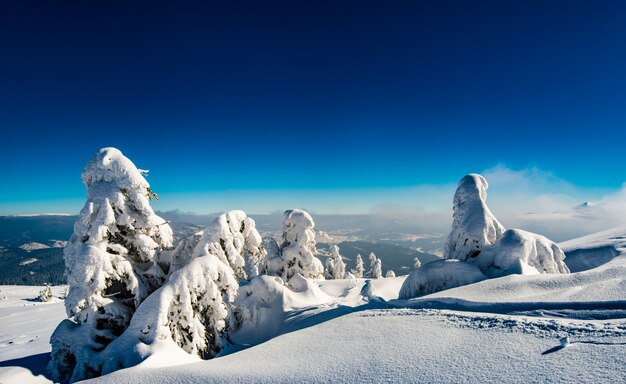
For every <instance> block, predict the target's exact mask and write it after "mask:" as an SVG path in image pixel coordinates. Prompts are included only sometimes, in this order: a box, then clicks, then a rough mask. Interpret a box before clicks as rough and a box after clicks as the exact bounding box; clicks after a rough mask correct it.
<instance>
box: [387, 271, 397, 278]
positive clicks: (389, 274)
mask: <svg viewBox="0 0 626 384" xmlns="http://www.w3.org/2000/svg"><path fill="white" fill-rule="evenodd" d="M385 277H387V278H389V277H396V273H395V272H394V271H392V270H391V269H390V270H388V271H387V273H385Z"/></svg>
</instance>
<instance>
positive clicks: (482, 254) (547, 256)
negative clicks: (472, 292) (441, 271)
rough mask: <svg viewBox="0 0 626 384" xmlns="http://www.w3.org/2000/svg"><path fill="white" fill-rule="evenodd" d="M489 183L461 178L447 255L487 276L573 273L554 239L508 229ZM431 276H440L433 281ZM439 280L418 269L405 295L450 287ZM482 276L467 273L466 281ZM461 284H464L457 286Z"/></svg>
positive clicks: (474, 177) (477, 177) (476, 177)
mask: <svg viewBox="0 0 626 384" xmlns="http://www.w3.org/2000/svg"><path fill="white" fill-rule="evenodd" d="M487 188H488V184H487V181H486V180H485V179H484V178H483V177H482V176H480V175H477V174H469V175H467V176H465V177H464V178H463V179H461V181H460V182H459V186H458V188H457V190H456V193H455V194H454V205H453V210H454V220H453V223H452V229H451V232H450V235H449V236H448V241H447V243H446V246H445V248H444V258H446V259H456V260H460V261H461V262H464V263H469V264H473V265H475V266H476V267H478V269H479V270H480V272H481V273H482V274H483V275H484V278H495V277H501V276H507V275H512V274H518V275H534V274H544V273H548V274H554V273H569V272H570V271H569V269H568V267H567V265H566V264H565V254H564V253H563V251H562V250H561V248H559V246H558V245H557V244H556V243H554V242H553V241H551V240H548V239H547V238H545V237H544V236H541V235H538V234H535V233H530V232H526V231H522V230H519V229H509V230H505V229H504V227H503V226H502V224H500V222H498V220H497V219H496V218H495V216H494V215H493V214H492V213H491V211H490V210H489V208H488V207H487ZM450 274H451V275H455V276H456V275H458V273H457V272H456V271H454V270H450ZM429 278H432V279H434V280H438V281H432V282H429V281H428V279H429ZM440 280H441V279H440V277H439V275H438V274H437V275H435V274H431V275H429V274H426V272H421V271H420V269H417V270H415V271H413V272H411V274H410V275H409V276H408V278H407V279H406V281H405V287H404V288H403V289H402V297H403V298H410V297H418V296H421V295H424V294H425V292H427V293H432V292H436V290H434V289H446V286H445V285H442V284H440ZM479 280H480V279H477V278H474V279H473V280H472V279H469V280H468V281H469V282H467V283H465V284H469V283H472V282H476V281H479ZM455 282H456V283H459V282H460V280H458V279H457V280H455ZM458 285H462V284H456V285H455V286H458Z"/></svg>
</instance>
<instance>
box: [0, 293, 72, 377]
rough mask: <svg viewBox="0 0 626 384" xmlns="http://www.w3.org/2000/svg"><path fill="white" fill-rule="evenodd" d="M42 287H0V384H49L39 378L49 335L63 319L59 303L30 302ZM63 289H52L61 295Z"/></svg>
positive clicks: (45, 360)
mask: <svg viewBox="0 0 626 384" xmlns="http://www.w3.org/2000/svg"><path fill="white" fill-rule="evenodd" d="M41 290H42V287H31V286H17V285H3V286H0V383H20V384H23V383H29V382H49V380H47V379H46V378H45V377H44V376H43V375H44V374H45V373H46V364H47V363H48V359H49V354H50V344H49V340H50V335H51V334H52V331H53V330H54V328H55V327H56V326H57V324H59V323H60V322H61V320H63V319H64V318H65V316H66V315H65V307H64V305H63V301H62V300H60V299H58V298H54V299H52V301H50V302H47V303H40V302H37V301H35V300H34V299H35V298H36V297H37V295H38V294H39V291H41ZM64 291H65V286H57V287H52V292H53V293H54V295H55V296H62V294H63V293H64Z"/></svg>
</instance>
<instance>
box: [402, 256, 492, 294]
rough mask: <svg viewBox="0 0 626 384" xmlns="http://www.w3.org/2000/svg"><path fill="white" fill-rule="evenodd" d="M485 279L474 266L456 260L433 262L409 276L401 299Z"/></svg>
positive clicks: (403, 285) (404, 284)
mask: <svg viewBox="0 0 626 384" xmlns="http://www.w3.org/2000/svg"><path fill="white" fill-rule="evenodd" d="M485 279H486V277H485V275H483V273H482V272H481V271H480V269H478V267H477V266H475V265H473V264H470V263H466V262H463V261H460V260H454V259H453V260H438V261H433V262H431V263H428V264H426V265H424V266H423V267H421V268H419V269H416V270H414V271H413V272H411V273H410V274H409V276H408V277H407V278H406V280H404V283H403V284H402V288H400V295H399V298H400V299H411V298H414V297H419V296H424V295H428V294H431V293H434V292H439V291H443V290H445V289H449V288H455V287H460V286H462V285H468V284H473V283H476V282H479V281H483V280H485Z"/></svg>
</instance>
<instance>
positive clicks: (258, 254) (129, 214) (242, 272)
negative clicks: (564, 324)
mask: <svg viewBox="0 0 626 384" xmlns="http://www.w3.org/2000/svg"><path fill="white" fill-rule="evenodd" d="M145 174H146V171H142V170H139V169H137V168H136V167H135V165H134V164H133V163H132V162H131V161H130V160H129V159H127V158H126V157H124V155H122V153H121V152H120V151H118V150H117V149H115V148H104V149H102V150H100V151H98V152H97V153H96V154H95V155H94V156H93V157H92V158H91V159H90V160H89V162H88V163H87V165H86V167H85V169H84V171H83V174H82V180H83V183H84V184H85V186H86V187H87V201H86V203H85V206H84V208H83V209H82V211H81V213H80V216H79V218H78V219H77V221H76V223H75V225H74V232H73V234H72V237H71V239H70V241H69V242H68V244H67V246H66V248H65V250H64V258H65V264H66V274H67V278H68V283H69V291H68V293H67V295H66V300H65V305H66V311H67V314H68V319H66V320H64V321H63V322H61V324H59V326H58V327H57V329H56V330H55V332H54V333H53V335H52V337H51V340H50V342H51V344H52V353H51V361H50V363H49V371H50V373H51V375H52V378H53V379H54V380H55V381H58V382H74V381H78V380H83V379H88V378H92V377H96V376H99V375H101V374H105V373H108V372H112V371H115V370H117V369H120V368H124V367H128V366H132V365H135V364H137V363H139V362H141V361H142V360H144V359H145V358H146V357H148V356H149V355H150V354H151V353H152V351H153V348H154V347H155V345H156V344H157V343H161V342H162V343H171V344H174V345H177V346H178V347H179V348H180V349H182V350H184V351H185V352H187V353H189V354H193V355H197V356H200V357H202V358H211V357H214V356H215V355H216V354H218V353H219V352H220V350H221V349H222V348H223V347H224V345H225V343H227V340H228V334H229V331H231V330H236V329H238V328H240V327H241V326H242V323H243V322H244V321H246V320H247V321H250V320H252V319H254V321H258V320H259V316H258V313H260V312H262V311H263V310H264V309H263V306H264V303H266V301H265V300H266V299H267V298H268V297H276V295H279V294H280V292H287V291H285V290H288V291H289V290H290V291H289V292H303V291H306V292H310V291H313V290H315V289H317V290H319V287H317V286H315V284H314V283H313V282H315V281H316V280H322V279H325V278H326V279H345V278H363V277H366V278H372V279H379V278H382V277H383V270H382V262H381V260H380V259H379V258H378V257H376V255H375V254H374V253H370V255H369V262H370V263H369V270H367V271H366V270H365V266H364V262H363V258H362V257H361V255H360V254H359V255H357V256H356V260H355V267H354V269H352V270H351V272H348V271H347V268H346V263H345V261H344V258H343V257H342V255H341V253H340V249H339V247H338V246H337V245H331V249H330V252H329V253H328V258H327V260H326V263H325V267H324V265H323V264H322V262H321V261H320V259H319V258H318V257H317V256H316V254H317V253H318V251H317V249H316V231H315V223H314V221H313V218H312V217H311V215H310V214H309V213H307V212H305V211H303V210H299V209H293V210H288V211H286V212H285V213H284V217H283V231H282V236H281V238H280V239H279V240H277V239H274V238H272V237H266V238H263V239H262V238H261V236H260V234H259V232H258V231H257V229H256V225H255V222H254V220H252V219H251V218H249V217H247V216H246V214H245V213H244V212H243V211H230V212H226V213H223V214H221V215H220V216H219V217H217V218H216V219H215V220H214V221H213V222H212V223H211V224H210V225H209V226H208V227H206V228H205V229H204V230H202V231H200V232H197V233H195V234H193V235H192V236H190V237H188V238H185V239H182V240H181V241H180V242H179V243H178V244H176V245H174V244H173V236H172V229H171V228H170V226H169V225H168V223H167V222H166V221H165V220H163V219H162V218H160V217H159V216H158V215H156V214H155V212H154V211H153V209H152V207H151V206H150V200H151V199H153V198H156V197H157V196H156V194H154V192H152V190H151V189H150V185H149V184H148V182H147V181H146V179H145V177H144V176H145ZM486 190H487V182H486V180H485V179H484V178H483V177H482V176H480V175H474V174H471V175H467V176H466V177H464V178H463V179H462V180H461V181H460V182H459V187H458V189H457V191H456V193H455V196H454V207H453V210H454V220H453V225H452V230H451V233H450V235H449V237H448V241H447V243H446V246H445V249H444V258H445V260H441V261H435V262H432V263H429V264H427V265H425V266H423V267H421V263H420V261H419V259H415V260H414V268H415V270H414V271H413V272H412V273H411V274H410V275H409V276H408V278H407V279H406V280H405V281H404V284H403V286H402V288H401V291H400V298H411V297H416V296H420V295H424V294H428V293H431V292H435V291H438V290H442V289H446V288H451V287H454V286H459V285H464V284H470V283H473V282H477V281H481V280H484V279H487V278H493V277H499V276H504V275H508V274H534V273H568V272H569V270H568V269H567V266H566V265H565V263H564V261H563V260H564V258H565V256H564V254H563V252H562V251H561V249H560V248H559V247H558V245H556V244H555V243H553V242H551V241H550V240H548V239H546V238H545V237H543V236H541V235H537V234H532V233H528V232H524V231H521V230H517V229H510V230H505V228H504V226H502V224H500V223H499V222H498V220H497V219H496V218H495V217H494V215H493V214H492V213H491V211H490V210H489V208H488V207H487V205H486V197H487V195H486ZM386 277H395V273H394V272H393V271H387V273H386ZM258 290H262V291H263V292H259V291H258ZM242 294H243V297H241V295H242ZM272 295H274V296H272ZM318 295H323V294H322V293H319V292H318ZM51 297H52V292H51V290H50V289H49V287H48V288H47V289H46V290H44V291H42V294H41V297H40V299H41V300H42V301H46V300H49V299H50V298H51ZM238 306H239V307H238ZM242 306H243V307H242Z"/></svg>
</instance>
